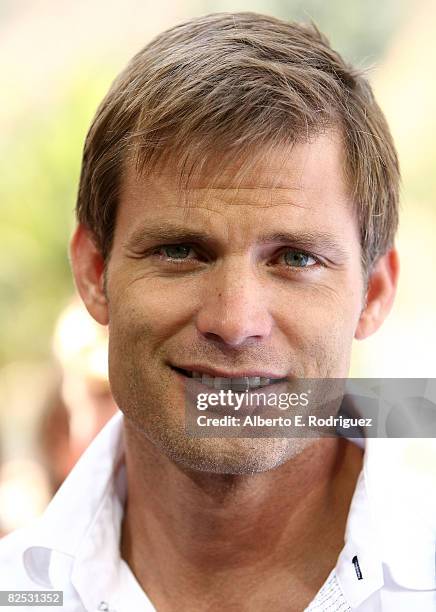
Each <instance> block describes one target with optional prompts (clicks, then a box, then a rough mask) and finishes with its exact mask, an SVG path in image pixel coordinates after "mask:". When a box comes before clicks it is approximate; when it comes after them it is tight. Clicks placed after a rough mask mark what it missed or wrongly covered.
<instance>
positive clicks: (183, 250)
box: [162, 244, 191, 259]
mask: <svg viewBox="0 0 436 612" xmlns="http://www.w3.org/2000/svg"><path fill="white" fill-rule="evenodd" d="M162 251H163V252H164V254H165V256H166V257H168V259H186V258H187V257H188V255H189V252H190V251H191V247H190V246H186V245H185V244H170V245H168V246H165V247H162Z"/></svg>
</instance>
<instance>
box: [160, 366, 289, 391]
mask: <svg viewBox="0 0 436 612" xmlns="http://www.w3.org/2000/svg"><path fill="white" fill-rule="evenodd" d="M171 367H172V369H173V370H175V371H176V372H178V373H179V374H181V375H182V376H184V377H185V378H192V379H193V380H196V381H197V382H199V383H201V384H202V385H205V386H206V387H209V388H211V389H219V390H220V389H223V390H231V391H239V392H241V391H250V390H252V389H261V388H262V387H268V386H269V385H275V384H277V383H281V382H285V381H286V380H287V378H265V377H263V376H242V377H239V378H230V377H225V376H211V375H210V374H204V373H203V372H195V371H193V370H185V369H183V368H177V367H175V366H171Z"/></svg>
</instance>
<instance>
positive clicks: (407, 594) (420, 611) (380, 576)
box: [0, 412, 436, 612]
mask: <svg viewBox="0 0 436 612" xmlns="http://www.w3.org/2000/svg"><path fill="white" fill-rule="evenodd" d="M122 429H123V417H122V413H121V412H118V413H117V414H116V415H115V416H114V417H113V418H112V419H111V420H110V421H109V423H108V424H107V425H106V426H105V427H104V429H103V430H102V431H101V432H100V434H99V435H98V436H97V438H96V439H95V440H94V441H93V442H92V443H91V445H90V446H89V448H88V449H87V450H86V451H85V453H84V454H83V456H82V457H81V459H80V460H79V462H78V463H77V465H76V466H75V468H74V469H73V471H72V472H71V474H70V475H69V476H68V478H67V479H66V481H65V482H64V484H63V485H62V487H61V488H60V489H59V491H58V492H57V494H56V495H55V497H54V498H53V500H52V501H51V503H50V504H49V506H48V508H47V509H46V511H45V512H44V514H43V515H42V517H41V518H39V519H37V520H36V521H35V522H34V523H33V524H32V525H31V526H29V527H27V528H25V529H22V530H19V531H17V532H15V533H13V534H11V535H9V536H7V537H6V538H3V539H2V540H0V590H9V591H10V590H21V589H22V590H39V589H40V590H49V589H54V590H58V591H63V593H64V595H63V600H64V604H63V607H62V609H63V610H68V611H71V612H73V611H74V612H83V611H88V612H94V611H96V610H107V611H110V612H132V611H135V612H136V611H137V610H141V611H144V612H146V611H153V610H155V608H154V607H153V605H152V603H151V602H150V600H149V599H148V598H147V596H146V594H145V593H144V592H143V590H142V589H141V587H140V585H139V584H138V582H137V581H136V579H135V577H134V576H133V574H132V572H131V571H130V569H129V567H128V565H127V564H126V563H125V561H124V560H123V559H121V557H120V550H119V540H120V529H121V520H122V514H123V505H124V500H125V495H126V478H125V465H124V461H123V456H124V452H123V436H122ZM435 543H436V441H435V440H431V439H427V440H425V439H424V440H423V439H417V440H413V439H412V440H410V439H409V440H404V439H403V440H401V439H398V440H397V439H390V440H389V439H381V440H379V439H368V440H366V447H365V455H364V466H363V469H362V472H361V474H360V476H359V479H358V482H357V486H356V490H355V493H354V496H353V499H352V503H351V507H350V512H349V516H348V521H347V527H346V533H345V546H344V548H343V550H342V552H341V554H340V555H339V558H338V560H337V564H336V567H335V568H334V569H333V570H332V572H331V574H330V576H329V577H328V579H327V580H326V582H325V584H324V586H323V587H322V589H321V590H320V591H319V593H318V594H317V596H316V597H315V599H314V600H313V602H312V603H311V604H310V605H309V607H308V608H307V611H308V612H324V611H327V610H328V611H329V612H347V611H348V610H353V611H356V612H378V611H383V612H384V611H386V612H406V611H407V612H410V611H411V610H413V611H416V612H435V611H436V571H435V562H436V554H435V553H436V546H435ZM0 607H1V606H0ZM24 609H28V610H33V609H34V608H31V607H29V608H24Z"/></svg>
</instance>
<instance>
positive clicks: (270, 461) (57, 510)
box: [0, 13, 436, 612]
mask: <svg viewBox="0 0 436 612" xmlns="http://www.w3.org/2000/svg"><path fill="white" fill-rule="evenodd" d="M398 183H399V171H398V163H397V158H396V153H395V148H394V145H393V142H392V139H391V136H390V133H389V129H388V127H387V125H386V122H385V120H384V117H383V114H382V113H381V111H380V109H379V107H378V105H377V104H376V102H375V100H374V98H373V95H372V92H371V89H370V87H369V85H368V83H367V81H366V80H365V79H364V78H363V77H362V76H361V75H360V74H359V73H358V72H357V71H356V70H354V69H353V68H351V67H350V66H348V65H347V64H346V63H345V62H344V61H343V60H342V58H341V57H340V56H339V55H338V54H337V53H335V52H334V51H333V50H332V49H331V47H330V46H329V44H328V42H327V41H326V39H325V38H324V37H323V36H322V35H321V34H320V33H319V32H318V31H317V30H316V28H314V27H309V26H302V25H298V24H286V23H284V22H281V21H279V20H277V19H274V18H270V17H265V16H259V15H255V14H248V13H247V14H217V15H210V16H207V17H204V18H199V19H194V20H192V21H189V22H186V23H184V24H182V25H180V26H178V27H175V28H173V29H171V30H169V31H167V32H164V33H163V34H162V35H160V36H159V37H157V38H156V39H155V40H154V41H153V42H152V43H150V44H149V45H147V47H145V48H144V49H143V50H142V51H141V52H139V53H138V54H137V55H136V56H135V57H134V58H133V59H132V61H131V62H130V64H129V65H128V67H127V68H126V69H125V70H124V71H123V72H122V73H121V74H120V76H119V77H118V78H117V79H116V81H115V82H114V84H113V86H112V88H111V90H110V91H109V93H108V95H107V97H106V98H105V99H104V101H103V102H102V104H101V106H100V108H99V110H98V111H97V115H96V117H95V120H94V122H93V124H92V126H91V129H90V132H89V134H88V138H87V142H86V145H85V152H84V157H83V166H82V175H81V181H80V188H79V199H78V208H77V212H78V221H79V225H78V228H77V230H76V232H75V235H74V237H73V240H72V245H71V257H72V264H73V271H74V275H75V279H76V283H77V287H78V290H79V292H80V294H81V296H82V299H83V301H84V302H85V304H86V306H87V308H88V310H89V312H90V313H91V314H92V316H93V317H94V318H95V320H96V321H98V322H99V323H100V324H103V325H108V326H109V373H110V376H109V378H110V381H111V387H112V390H113V393H114V397H115V399H116V403H117V405H118V406H119V407H120V409H121V411H122V413H123V414H121V413H118V414H117V415H115V416H114V418H113V419H112V420H111V421H110V423H109V424H108V425H107V427H106V428H104V430H103V431H102V432H101V434H100V435H99V436H98V438H97V439H96V440H95V442H94V443H93V444H91V445H90V447H89V449H88V450H87V452H86V453H85V454H84V455H83V457H82V459H81V461H79V463H78V464H77V466H76V468H75V469H74V470H73V471H72V473H71V474H70V476H69V478H68V479H67V480H66V482H65V483H64V485H63V486H62V487H61V489H60V490H59V492H58V494H57V495H56V497H55V499H54V500H53V502H52V503H51V504H50V506H49V508H48V509H47V511H46V513H45V514H44V516H43V517H42V519H41V520H40V521H39V522H38V524H36V525H35V526H32V528H30V529H28V530H26V531H23V532H17V533H16V534H12V535H11V536H9V537H8V538H6V539H5V540H3V542H2V546H1V548H0V566H1V569H2V574H1V578H0V585H1V588H2V589H12V588H16V589H18V588H21V589H32V588H45V589H58V590H61V591H63V594H64V609H66V610H97V609H100V610H114V611H117V612H121V611H122V610H125V611H126V612H127V611H128V610H129V611H130V610H147V609H148V610H153V609H157V610H160V611H166V610H193V609H195V610H234V609H238V610H265V609H267V608H268V609H273V610H277V611H281V610H283V611H284V610H287V611H289V610H295V611H297V610H298V611H300V610H303V609H307V610H310V611H314V610H327V609H328V610H335V611H340V610H356V611H358V612H370V611H375V610H387V611H395V612H401V611H406V610H410V609H411V608H413V607H415V608H416V609H419V610H420V611H423V612H430V610H434V609H435V605H436V598H435V596H436V590H435V589H436V584H435V575H434V551H435V538H434V533H435V528H434V527H435V522H434V521H435V514H434V512H433V508H432V503H433V501H434V491H431V490H430V487H429V482H430V481H429V480H426V475H425V470H422V469H421V467H420V466H419V465H418V464H415V463H414V462H413V461H410V457H409V456H408V455H407V452H406V453H405V452H404V448H403V447H402V446H401V445H399V446H393V445H391V446H390V447H389V450H390V453H389V456H387V457H386V456H384V455H381V454H380V452H379V450H380V446H379V445H378V444H376V442H381V443H382V442H383V441H378V440H374V441H372V440H367V441H366V446H365V449H364V452H363V450H362V449H361V448H360V447H359V446H357V445H355V444H353V442H351V441H350V440H347V439H345V438H319V439H313V438H312V439H310V438H307V439H304V438H302V439H298V440H297V439H293V438H288V439H278V438H277V439H275V438H268V439H245V438H238V439H223V438H211V439H198V438H197V439H194V438H190V437H189V436H188V435H187V434H186V432H185V429H184V418H183V416H184V403H185V391H186V390H190V389H195V388H198V387H199V388H201V389H204V390H206V391H207V389H209V388H210V385H211V383H212V385H213V387H214V388H216V389H219V388H221V387H226V388H233V387H236V386H237V384H239V383H237V381H239V380H240V379H244V381H245V383H246V385H247V386H248V388H256V387H257V386H258V385H259V384H260V383H259V381H260V380H261V379H262V380H263V384H264V386H266V387H268V386H271V387H273V386H274V384H275V383H276V381H277V380H281V379H283V378H286V379H291V378H295V377H298V378H303V379H304V378H317V377H320V378H323V377H324V378H329V377H332V378H341V377H346V376H347V373H348V368H349V360H350V352H351V343H352V339H353V338H354V337H355V338H357V339H364V338H366V337H368V336H370V335H371V334H373V333H374V332H375V331H376V330H377V329H378V328H379V327H380V326H381V325H382V323H383V321H384V320H385V318H386V316H387V315H388V313H389V311H390V308H391V305H392V302H393V299H394V296H395V291H396V285H397V278H398V257H397V253H396V250H395V248H394V236H395V232H396V228H397V221H398ZM429 456H430V455H429ZM417 483H418V485H417ZM392 485H394V486H392ZM417 516H419V517H420V520H419V521H416V517H417Z"/></svg>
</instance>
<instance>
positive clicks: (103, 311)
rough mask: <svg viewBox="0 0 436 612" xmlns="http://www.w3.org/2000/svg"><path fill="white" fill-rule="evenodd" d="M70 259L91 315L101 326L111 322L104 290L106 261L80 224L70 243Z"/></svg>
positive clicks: (77, 285)
mask: <svg viewBox="0 0 436 612" xmlns="http://www.w3.org/2000/svg"><path fill="white" fill-rule="evenodd" d="M70 259H71V267H72V270H73V275H74V280H75V282H76V287H77V290H78V292H79V293H80V296H81V298H82V300H83V302H84V304H85V306H86V308H87V310H88V312H89V313H90V315H91V316H92V317H93V318H94V319H95V320H96V321H97V322H98V323H100V324H101V325H107V324H108V322H109V315H108V304H107V298H106V294H105V290H104V260H103V256H102V255H101V253H100V251H99V249H98V248H97V246H96V244H95V242H94V240H93V236H92V234H91V232H90V230H88V229H87V228H86V227H85V226H84V225H82V224H79V225H78V226H77V228H76V230H75V232H74V234H73V237H72V239H71V243H70Z"/></svg>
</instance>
